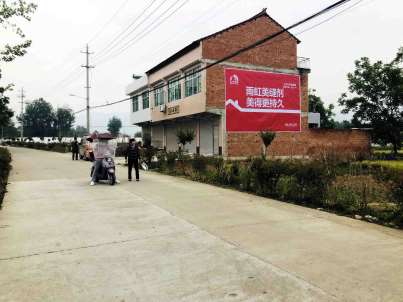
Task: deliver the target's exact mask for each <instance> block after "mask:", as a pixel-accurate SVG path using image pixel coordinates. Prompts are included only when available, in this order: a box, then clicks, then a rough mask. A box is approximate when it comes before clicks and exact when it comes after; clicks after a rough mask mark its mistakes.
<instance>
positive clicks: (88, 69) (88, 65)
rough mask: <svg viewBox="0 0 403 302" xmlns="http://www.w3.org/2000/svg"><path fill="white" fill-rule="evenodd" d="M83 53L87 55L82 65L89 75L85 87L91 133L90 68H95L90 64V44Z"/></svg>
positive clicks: (88, 126)
mask: <svg viewBox="0 0 403 302" xmlns="http://www.w3.org/2000/svg"><path fill="white" fill-rule="evenodd" d="M81 53H84V54H85V55H86V64H85V65H81V67H84V68H85V69H86V73H87V77H86V84H87V85H86V86H85V87H84V88H86V89H87V97H86V100H87V130H88V132H89V133H90V88H91V87H90V68H94V66H91V65H90V54H92V52H90V51H89V48H88V44H87V45H86V48H85V51H82V52H81Z"/></svg>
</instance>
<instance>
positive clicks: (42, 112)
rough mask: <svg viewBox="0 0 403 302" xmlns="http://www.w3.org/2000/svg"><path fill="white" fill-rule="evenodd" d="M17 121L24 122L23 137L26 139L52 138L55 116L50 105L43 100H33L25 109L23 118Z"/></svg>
mask: <svg viewBox="0 0 403 302" xmlns="http://www.w3.org/2000/svg"><path fill="white" fill-rule="evenodd" d="M18 120H19V121H20V122H22V121H23V122H24V135H25V136H28V137H45V136H54V134H55V128H54V126H55V120H56V115H55V112H54V110H53V107H52V105H51V104H50V103H49V102H47V101H45V100H44V99H43V98H39V99H38V100H34V101H33V102H32V103H29V104H28V105H27V106H26V107H25V113H24V114H23V116H22V117H21V116H19V117H18Z"/></svg>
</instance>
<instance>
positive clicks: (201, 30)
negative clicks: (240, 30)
mask: <svg viewBox="0 0 403 302" xmlns="http://www.w3.org/2000/svg"><path fill="white" fill-rule="evenodd" d="M31 1H33V2H34V3H36V4H37V5H38V9H37V10H36V12H35V14H34V15H33V17H32V21H31V22H21V21H19V22H18V23H19V25H20V26H21V27H22V28H23V30H24V32H25V34H26V36H27V37H28V38H29V39H32V41H33V43H32V46H31V47H30V48H29V49H28V53H27V54H26V55H25V56H24V57H20V58H18V59H16V60H15V61H13V62H11V63H2V66H1V69H2V75H3V78H2V79H1V84H7V83H14V84H15V90H14V91H12V92H10V93H9V94H8V95H9V96H10V99H11V107H12V109H14V110H15V111H16V112H17V113H19V112H20V104H19V103H18V102H19V99H18V94H19V89H21V88H24V90H25V94H26V99H27V100H28V101H30V100H34V99H37V98H39V97H43V98H44V99H45V100H47V101H49V102H51V103H52V105H53V106H54V107H62V106H69V107H70V108H72V109H73V110H74V111H78V110H80V109H83V108H84V107H85V100H84V99H83V98H81V97H84V96H85V89H84V86H85V69H84V68H82V67H80V66H81V65H82V64H84V63H85V55H84V54H83V53H81V51H84V50H85V45H86V43H88V44H89V47H90V51H91V52H93V54H91V55H90V64H91V65H94V66H95V68H93V69H91V71H90V83H91V92H90V95H91V105H100V104H105V103H106V102H113V101H116V100H120V99H123V98H125V97H126V94H125V88H126V86H127V85H128V84H130V82H131V80H132V75H133V74H142V73H144V72H145V71H147V70H148V69H150V68H151V67H153V66H155V65H156V64H158V63H159V62H161V61H163V60H164V59H165V58H167V57H168V56H170V55H172V54H173V53H175V52H176V51H178V50H180V49H181V48H183V47H184V46H186V45H188V44H189V43H191V42H192V41H194V40H196V39H198V38H200V37H202V36H205V35H208V34H210V33H213V32H215V31H218V30H221V29H223V28H225V27H228V26H230V25H232V24H235V23H238V22H241V21H243V20H245V19H248V18H250V17H251V16H253V15H255V14H257V13H258V12H260V11H261V10H262V9H263V8H267V12H268V14H269V15H270V16H271V17H273V18H274V19H275V20H276V21H278V22H279V23H280V24H282V25H283V26H284V27H287V26H289V25H290V24H293V23H295V22H296V21H299V20H300V19H302V18H304V17H306V16H308V15H310V14H312V13H314V12H316V11H318V10H320V9H322V8H324V7H326V6H328V5H330V4H331V3H333V2H335V0H315V1H313V0H281V1H280V0H203V1H199V0H136V1H134V0H131V1H130V0H115V1H110V0H57V1H55V0H31ZM150 5H151V6H150ZM349 6H352V7H351V8H350V9H347V10H345V11H344V12H342V11H343V10H344V9H346V8H347V7H349ZM147 7H148V9H147V10H146V11H145V13H144V14H141V13H142V12H143V11H144V10H145V9H146V8H147ZM170 7H171V9H170ZM176 8H178V10H177V11H176V12H175V13H173V14H172V15H171V16H170V15H169V14H170V13H171V12H173V11H174V10H175V9H176ZM165 11H166V13H165V14H164V15H163V16H162V17H160V15H161V14H163V13H164V12H165ZM402 11H403V1H401V0H387V1H381V0H352V1H351V2H350V3H349V4H347V5H346V6H344V7H341V8H339V9H337V10H335V11H333V12H331V13H329V14H327V15H325V16H323V17H320V18H318V19H315V20H314V21H312V22H310V23H307V24H305V25H303V26H301V27H298V28H296V29H294V30H292V31H291V32H292V33H294V34H297V37H298V38H299V39H300V40H301V43H300V44H299V46H298V56H301V57H307V58H310V60H311V73H310V77H309V87H310V88H311V89H315V90H316V93H317V95H319V96H321V97H322V100H323V101H324V102H325V104H327V105H328V104H330V103H333V104H334V105H336V112H337V115H336V119H337V120H343V119H346V118H348V116H344V115H342V114H340V108H339V107H338V105H337V100H338V98H339V97H340V95H341V94H342V93H343V92H346V91H347V87H348V82H347V78H346V75H347V73H348V72H351V71H353V70H354V61H355V60H356V59H359V58H360V57H363V56H366V57H369V58H370V59H371V60H373V61H374V60H382V61H385V62H388V61H391V60H392V59H393V58H394V56H395V54H396V52H397V50H398V48H399V47H401V46H403V33H402V31H401V29H402V28H403V18H402V14H401V12H402ZM336 14H338V15H337V16H335V17H334V18H331V19H330V20H329V21H327V22H324V23H322V24H319V23H321V22H322V21H325V20H326V19H327V18H329V17H331V16H333V15H336ZM139 16H141V17H139ZM164 17H166V18H165V19H164ZM162 20H164V21H162ZM161 21H162V23H159V22H161ZM318 24H319V25H318ZM130 25H131V27H129V26H130ZM315 25H317V26H316V27H314V28H312V29H310V28H311V27H313V26H315ZM126 28H130V30H128V31H126V32H124V34H121V33H122V31H123V30H124V29H126ZM304 30H306V31H305V32H303V33H301V34H298V33H299V32H301V31H304ZM119 34H120V35H119ZM13 39H14V37H13V36H12V35H11V33H5V32H4V30H3V29H1V35H0V45H3V44H4V43H5V42H9V41H12V40H13ZM111 47H112V48H111ZM70 94H74V95H77V96H79V97H73V96H70ZM129 114H130V104H129V102H124V103H120V104H118V105H113V106H108V107H105V108H103V109H96V110H92V111H91V124H92V126H93V127H91V129H92V130H94V128H96V129H98V130H105V127H106V124H107V121H108V119H109V118H111V117H112V116H113V115H115V116H118V117H119V118H121V119H122V121H123V126H124V127H123V129H122V131H123V132H124V133H127V134H129V135H133V134H134V132H136V131H137V130H138V129H137V128H136V127H134V126H132V125H130V123H129ZM76 124H78V125H85V112H82V113H79V114H77V116H76Z"/></svg>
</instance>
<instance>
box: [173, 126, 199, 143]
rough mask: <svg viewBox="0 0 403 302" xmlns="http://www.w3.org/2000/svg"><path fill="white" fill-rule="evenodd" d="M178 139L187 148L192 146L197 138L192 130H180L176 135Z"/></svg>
mask: <svg viewBox="0 0 403 302" xmlns="http://www.w3.org/2000/svg"><path fill="white" fill-rule="evenodd" d="M176 137H177V140H178V143H180V144H181V145H182V146H183V147H185V145H186V144H188V143H189V144H190V143H191V142H192V141H193V140H194V138H195V132H194V131H193V130H192V129H186V130H183V129H179V130H178V132H177V133H176Z"/></svg>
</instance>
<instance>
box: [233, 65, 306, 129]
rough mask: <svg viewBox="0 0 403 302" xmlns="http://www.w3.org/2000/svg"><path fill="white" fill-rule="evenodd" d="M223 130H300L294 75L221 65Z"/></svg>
mask: <svg viewBox="0 0 403 302" xmlns="http://www.w3.org/2000/svg"><path fill="white" fill-rule="evenodd" d="M225 111H226V127H227V131H237V132H245V131H292V132H295V131H301V97H300V78H299V76H298V75H291V74H284V73H271V72H262V71H252V70H244V69H232V68H227V69H225Z"/></svg>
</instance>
